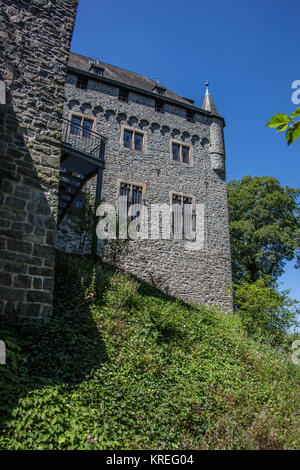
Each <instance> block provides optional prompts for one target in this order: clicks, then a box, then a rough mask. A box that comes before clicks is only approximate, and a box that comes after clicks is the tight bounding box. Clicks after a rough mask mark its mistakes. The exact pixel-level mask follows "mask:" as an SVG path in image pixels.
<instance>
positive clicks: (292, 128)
mask: <svg viewBox="0 0 300 470" xmlns="http://www.w3.org/2000/svg"><path fill="white" fill-rule="evenodd" d="M299 116H300V108H297V109H296V111H295V112H294V113H292V114H291V115H290V116H287V115H286V114H282V113H278V114H275V115H274V116H273V117H272V118H271V119H270V121H269V122H268V124H266V127H271V128H276V129H277V132H280V131H286V133H285V138H286V141H287V144H288V145H290V144H292V143H293V142H295V140H297V139H298V137H299V136H300V121H293V119H294V118H296V117H299Z"/></svg>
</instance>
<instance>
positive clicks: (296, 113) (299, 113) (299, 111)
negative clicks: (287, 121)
mask: <svg viewBox="0 0 300 470" xmlns="http://www.w3.org/2000/svg"><path fill="white" fill-rule="evenodd" d="M297 116H300V108H297V109H296V111H294V112H293V113H292V114H291V117H292V118H294V117H297Z"/></svg>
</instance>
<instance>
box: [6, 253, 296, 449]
mask: <svg viewBox="0 0 300 470" xmlns="http://www.w3.org/2000/svg"><path fill="white" fill-rule="evenodd" d="M57 259H58V262H57V276H56V301H55V316H54V318H53V320H52V321H51V322H50V323H49V324H48V325H46V326H43V327H38V328H36V329H35V330H32V328H30V327H29V326H28V325H26V324H24V323H22V324H19V325H17V324H16V322H12V324H11V325H10V326H7V325H6V328H5V331H4V330H3V329H1V330H0V339H4V340H5V341H6V343H7V351H8V362H7V365H6V366H3V365H2V366H0V367H1V369H0V371H1V377H0V387H1V389H2V390H1V404H0V413H1V424H0V432H1V435H0V448H1V449H295V448H299V447H300V437H299V398H300V392H299V384H300V371H299V367H297V366H294V365H292V364H291V362H290V357H289V355H285V354H284V353H283V352H281V351H279V350H276V349H274V348H272V347H270V346H268V345H262V344H259V343H257V342H255V341H254V340H252V339H251V338H249V337H247V335H246V333H245V331H243V329H242V327H241V324H240V321H239V318H238V317H237V316H233V315H224V314H221V313H218V312H217V311H214V310H213V309H207V308H205V307H193V306H190V305H187V304H183V303H181V302H178V301H176V300H174V299H171V298H168V296H167V295H164V294H162V293H160V292H159V291H158V290H156V289H154V288H153V287H151V286H149V285H147V284H145V283H139V282H138V281H135V280H133V279H131V278H130V277H129V276H126V275H124V274H122V273H121V272H115V273H111V274H110V275H108V274H104V273H103V272H102V271H97V270H95V268H94V267H93V266H92V264H91V263H90V262H88V261H86V260H85V261H80V260H77V259H75V258H72V257H70V256H66V255H59V256H58V257H57Z"/></svg>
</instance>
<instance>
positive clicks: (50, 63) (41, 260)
mask: <svg viewBox="0 0 300 470" xmlns="http://www.w3.org/2000/svg"><path fill="white" fill-rule="evenodd" d="M77 2H78V0H47V1H46V0H32V1H29V0H27V1H25V0H24V1H22V0H14V1H9V0H2V1H1V3H0V31H1V32H0V37H1V43H2V45H1V49H0V55H1V61H0V74H1V77H0V80H3V81H4V83H5V85H6V104H1V105H0V159H1V162H0V186H1V191H0V299H1V300H0V314H7V315H13V314H17V315H20V316H26V317H30V318H34V319H41V318H44V319H46V318H47V317H48V316H49V315H51V312H52V297H53V284H54V283H53V279H54V256H55V255H54V247H55V238H56V216H57V202H58V178H59V166H60V156H61V150H60V147H61V126H62V108H63V100H64V81H65V74H66V64H67V60H68V52H69V47H70V42H71V37H72V30H73V25H74V21H75V16H76V8H77Z"/></svg>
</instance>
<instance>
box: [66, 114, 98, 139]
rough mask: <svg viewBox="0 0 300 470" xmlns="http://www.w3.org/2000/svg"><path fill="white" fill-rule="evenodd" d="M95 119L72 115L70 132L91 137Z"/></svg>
mask: <svg viewBox="0 0 300 470" xmlns="http://www.w3.org/2000/svg"><path fill="white" fill-rule="evenodd" d="M93 123H94V121H93V120H91V119H88V118H85V117H83V116H72V118H71V126H70V134H72V135H78V136H80V135H81V136H82V137H86V138H87V139H90V138H91V136H92V129H93Z"/></svg>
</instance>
